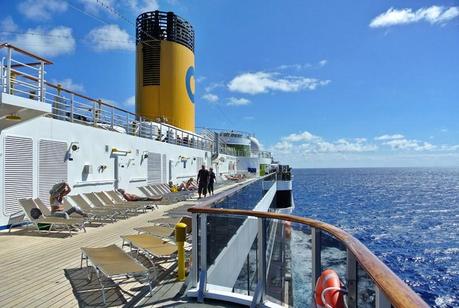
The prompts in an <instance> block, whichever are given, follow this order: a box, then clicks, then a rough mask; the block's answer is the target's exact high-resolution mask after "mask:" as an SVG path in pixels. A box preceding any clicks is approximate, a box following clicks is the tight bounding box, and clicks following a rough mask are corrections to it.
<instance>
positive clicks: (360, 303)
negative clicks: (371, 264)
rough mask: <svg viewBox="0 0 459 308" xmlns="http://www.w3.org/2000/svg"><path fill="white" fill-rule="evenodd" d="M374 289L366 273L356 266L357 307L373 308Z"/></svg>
mask: <svg viewBox="0 0 459 308" xmlns="http://www.w3.org/2000/svg"><path fill="white" fill-rule="evenodd" d="M375 299H376V289H375V284H374V282H373V280H372V279H371V278H370V276H368V274H367V272H366V271H365V270H364V269H363V268H362V267H361V266H360V265H357V307H359V308H366V307H368V308H370V307H375Z"/></svg>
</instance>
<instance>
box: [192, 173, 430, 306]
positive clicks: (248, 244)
mask: <svg viewBox="0 0 459 308" xmlns="http://www.w3.org/2000/svg"><path fill="white" fill-rule="evenodd" d="M276 179H277V176H276V177H274V176H273V175H272V174H271V175H269V176H267V177H266V178H264V179H262V181H271V182H272V183H273V184H272V186H269V185H268V186H266V185H263V186H264V188H265V189H264V192H263V193H262V194H258V195H253V196H251V198H248V197H247V196H246V200H245V201H244V200H241V199H240V198H239V202H240V203H242V204H239V205H238V204H234V202H233V205H234V206H230V207H228V206H223V208H221V207H222V206H220V205H222V202H223V203H225V202H226V203H228V202H230V201H229V199H231V198H234V197H235V196H237V194H238V188H235V189H233V190H230V191H228V192H226V193H225V194H224V195H222V196H221V197H219V198H218V199H217V200H210V201H208V202H206V203H204V204H202V205H201V206H197V207H193V208H191V209H189V212H191V213H192V221H193V245H192V247H193V268H192V272H191V278H190V281H191V285H192V289H191V291H190V292H189V294H190V295H194V296H196V297H197V298H198V299H199V300H203V299H204V298H213V299H218V300H224V301H230V302H235V303H239V304H244V305H251V306H260V305H261V306H269V307H275V306H277V307H279V306H283V307H285V306H288V307H293V306H294V307H305V306H313V290H314V289H315V282H316V280H317V278H318V277H319V276H320V274H321V272H322V270H324V269H326V268H332V269H334V270H335V271H337V272H338V274H339V275H340V277H341V279H342V280H343V282H344V284H345V286H346V288H347V297H346V303H347V306H348V307H357V306H359V307H362V306H365V307H378V308H379V307H380V308H389V307H391V306H394V307H427V304H426V303H425V302H424V301H423V300H422V299H421V298H420V297H419V296H418V295H417V294H416V293H415V292H414V291H413V290H412V289H411V288H410V287H409V286H407V285H406V284H405V283H404V282H403V281H402V280H401V279H400V278H399V277H397V276H396V275H395V274H394V273H393V272H392V271H391V270H390V269H389V268H388V267H387V266H386V265H385V264H384V263H383V262H381V261H380V260H379V259H378V258H377V257H376V256H375V255H373V254H372V253H371V252H370V251H369V250H368V249H367V248H366V247H365V246H364V245H363V244H362V243H361V242H360V241H359V240H357V239H355V238H354V237H353V236H352V235H350V234H349V233H347V232H345V231H343V230H341V229H339V228H337V227H335V226H332V225H329V224H326V223H324V222H320V221H317V220H313V219H309V218H303V217H297V216H292V215H285V214H279V213H275V212H273V211H272V210H271V209H268V210H262V211H259V210H258V209H259V204H265V205H266V204H270V202H272V200H269V199H270V198H274V197H273V196H274V195H272V194H270V192H271V190H273V191H275V190H276V185H275V184H276V182H275V180H276ZM256 183H259V181H254V182H251V183H249V184H246V185H244V186H243V187H242V188H240V189H241V190H247V189H248V188H249V187H250V186H251V185H257V184H256ZM254 198H256V200H255V202H254V200H253V199H254ZM258 201H260V202H258ZM244 202H249V203H250V204H249V205H248V206H247V207H245V206H244V209H241V207H242V206H241V205H244V204H243V203H244ZM257 202H258V204H257V205H256V206H254V203H257ZM230 203H231V202H230ZM216 206H217V207H216ZM254 208H255V210H253V209H254ZM235 259H238V260H239V263H238V262H237V261H234V260H235ZM230 263H231V264H230ZM236 264H237V265H238V266H235V265H236ZM218 266H219V267H220V268H218V269H217V268H216V267H218ZM238 271H239V272H238ZM228 283H229V284H228ZM314 306H315V305H314Z"/></svg>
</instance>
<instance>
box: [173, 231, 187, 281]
mask: <svg viewBox="0 0 459 308" xmlns="http://www.w3.org/2000/svg"><path fill="white" fill-rule="evenodd" d="M186 227H187V225H186V224H184V223H183V222H179V223H178V224H176V225H175V242H176V243H177V263H178V266H177V279H178V280H179V281H184V280H185V239H186Z"/></svg>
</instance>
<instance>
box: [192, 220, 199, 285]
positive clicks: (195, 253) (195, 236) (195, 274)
mask: <svg viewBox="0 0 459 308" xmlns="http://www.w3.org/2000/svg"><path fill="white" fill-rule="evenodd" d="M198 230H199V228H198V214H196V213H193V214H192V215H191V241H192V246H191V247H192V251H191V260H192V262H191V273H190V277H191V287H193V288H194V287H196V286H197V285H198V268H199V267H198V232H199V231H198Z"/></svg>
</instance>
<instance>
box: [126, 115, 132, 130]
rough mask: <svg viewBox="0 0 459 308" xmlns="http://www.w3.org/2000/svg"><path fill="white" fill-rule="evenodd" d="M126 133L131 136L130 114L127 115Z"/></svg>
mask: <svg viewBox="0 0 459 308" xmlns="http://www.w3.org/2000/svg"><path fill="white" fill-rule="evenodd" d="M126 132H127V133H128V135H130V134H131V133H130V129H129V113H126Z"/></svg>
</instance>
